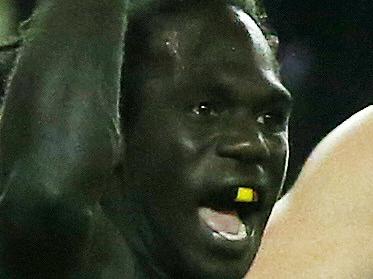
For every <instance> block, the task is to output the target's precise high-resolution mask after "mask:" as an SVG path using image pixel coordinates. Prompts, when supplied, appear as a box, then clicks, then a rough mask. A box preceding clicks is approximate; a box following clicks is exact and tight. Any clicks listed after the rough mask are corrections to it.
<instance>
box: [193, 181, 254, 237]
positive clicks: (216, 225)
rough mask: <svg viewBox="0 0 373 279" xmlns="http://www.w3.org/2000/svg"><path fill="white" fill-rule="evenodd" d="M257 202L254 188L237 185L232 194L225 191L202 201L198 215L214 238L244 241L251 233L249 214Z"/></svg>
mask: <svg viewBox="0 0 373 279" xmlns="http://www.w3.org/2000/svg"><path fill="white" fill-rule="evenodd" d="M258 202H259V197H258V194H257V192H256V191H255V190H253V189H252V188H248V187H237V188H235V190H234V192H233V195H230V193H228V194H227V193H226V194H224V195H220V197H215V198H213V199H210V200H209V201H208V202H207V201H206V202H204V203H203V206H201V207H199V208H198V215H199V218H200V220H201V221H202V222H203V223H204V224H205V226H206V227H207V228H208V229H209V231H210V233H211V234H212V236H213V237H214V238H215V239H220V240H227V241H232V242H233V241H234V242H236V241H245V240H247V239H248V237H249V236H250V235H251V234H252V230H253V226H252V224H251V222H250V216H249V215H250V212H252V211H253V210H254V209H255V207H256V206H257V204H258Z"/></svg>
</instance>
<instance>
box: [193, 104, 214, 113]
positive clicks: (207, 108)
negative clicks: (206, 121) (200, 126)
mask: <svg viewBox="0 0 373 279" xmlns="http://www.w3.org/2000/svg"><path fill="white" fill-rule="evenodd" d="M193 113H194V114H197V115H200V116H216V115H217V114H218V113H217V110H216V107H215V105H213V104H211V103H209V102H200V103H199V104H198V105H197V106H195V107H193Z"/></svg>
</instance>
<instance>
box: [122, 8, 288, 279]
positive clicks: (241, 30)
mask: <svg viewBox="0 0 373 279" xmlns="http://www.w3.org/2000/svg"><path fill="white" fill-rule="evenodd" d="M149 26H151V28H150V35H149V37H148V38H147V49H146V51H145V54H143V57H142V58H141V59H139V61H140V63H141V65H140V64H139V65H138V66H136V67H137V70H136V71H137V74H138V75H139V77H140V78H141V83H140V86H138V88H137V90H135V91H136V92H135V91H134V92H130V94H136V96H134V97H133V99H134V100H136V102H137V105H136V107H137V108H138V110H137V111H136V112H135V114H136V115H135V116H133V119H132V121H131V124H130V125H129V127H128V131H127V135H126V144H127V150H126V161H127V162H128V163H127V170H128V173H129V176H130V177H129V184H130V188H129V191H130V192H133V193H136V196H137V197H140V198H137V200H138V203H141V205H139V206H140V207H141V210H139V212H141V219H142V224H146V225H147V227H146V228H147V232H145V233H143V232H141V230H144V228H145V227H143V228H141V227H139V234H138V236H137V237H139V238H141V237H143V238H145V237H144V235H147V236H146V240H144V239H135V240H134V239H132V242H136V241H137V242H143V243H145V246H146V247H147V248H146V249H148V250H149V251H150V252H149V253H150V255H151V256H152V257H156V260H155V262H157V263H160V264H161V265H163V267H164V268H165V269H166V270H168V272H170V273H172V274H173V275H174V276H176V277H175V278H186V277H188V276H190V277H192V278H225V279H229V278H242V277H243V275H244V274H245V272H246V271H247V269H248V267H249V265H250V263H251V261H252V260H253V258H254V256H255V253H256V251H257V249H258V246H259V244H260V239H261V235H262V232H263V229H264V226H265V224H266V222H267V219H268V217H269V214H270V211H271V209H272V206H273V204H274V203H275V201H276V198H277V196H278V194H279V191H280V188H281V186H282V182H283V178H284V172H285V170H286V165H287V157H288V143H287V120H288V114H289V109H290V108H289V103H290V102H289V101H290V96H289V94H288V92H287V91H286V89H285V88H284V87H283V86H282V85H281V83H280V81H279V80H278V78H277V75H276V73H275V66H274V64H273V63H272V62H273V61H272V54H271V52H270V49H269V46H268V44H267V42H266V41H265V38H264V36H263V34H262V33H261V32H260V30H259V28H258V27H257V26H256V25H255V23H254V22H253V21H252V19H251V18H250V17H249V16H247V15H246V14H244V13H243V12H241V11H239V10H236V9H234V8H229V9H225V10H224V11H223V10H222V11H220V12H214V14H212V13H208V11H207V10H198V11H197V10H196V11H188V13H185V14H182V13H180V14H178V15H162V16H159V17H154V18H152V19H151V20H150V21H149ZM127 55H130V54H127ZM139 69H140V70H139ZM136 71H135V70H134V72H136ZM129 111H131V110H129ZM127 117H129V118H131V117H132V116H131V115H129V116H127ZM238 187H250V188H253V189H254V190H255V191H256V192H257V193H258V195H259V201H258V202H256V203H237V202H234V198H235V193H236V192H237V189H238ZM129 196H131V195H129ZM139 218H140V217H139ZM134 222H137V221H136V220H134ZM139 224H140V222H139ZM242 224H244V231H242V227H241V225H242ZM240 230H241V231H240ZM131 237H132V238H136V236H131Z"/></svg>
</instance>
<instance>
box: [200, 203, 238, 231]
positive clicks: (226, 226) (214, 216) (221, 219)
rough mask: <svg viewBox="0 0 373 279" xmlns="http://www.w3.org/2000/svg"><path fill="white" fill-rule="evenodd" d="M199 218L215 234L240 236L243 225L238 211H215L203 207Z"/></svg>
mask: <svg viewBox="0 0 373 279" xmlns="http://www.w3.org/2000/svg"><path fill="white" fill-rule="evenodd" d="M199 216H200V218H201V219H202V220H203V221H204V222H205V223H206V224H207V226H209V227H210V228H211V229H212V230H213V231H215V232H224V233H229V234H238V233H239V231H240V227H241V225H242V221H241V220H240V218H239V217H238V214H237V212H236V211H215V210H213V209H211V208H206V207H202V208H200V209H199Z"/></svg>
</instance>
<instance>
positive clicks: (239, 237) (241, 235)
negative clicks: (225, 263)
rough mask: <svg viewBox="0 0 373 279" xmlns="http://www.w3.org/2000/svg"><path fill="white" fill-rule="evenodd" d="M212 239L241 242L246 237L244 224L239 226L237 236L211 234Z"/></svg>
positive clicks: (221, 233)
mask: <svg viewBox="0 0 373 279" xmlns="http://www.w3.org/2000/svg"><path fill="white" fill-rule="evenodd" d="M212 235H213V236H214V238H224V239H226V240H230V241H237V240H243V239H245V238H246V237H247V232H246V227H245V225H244V224H242V225H241V226H240V230H239V232H238V233H237V234H231V233H226V232H213V233H212Z"/></svg>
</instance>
